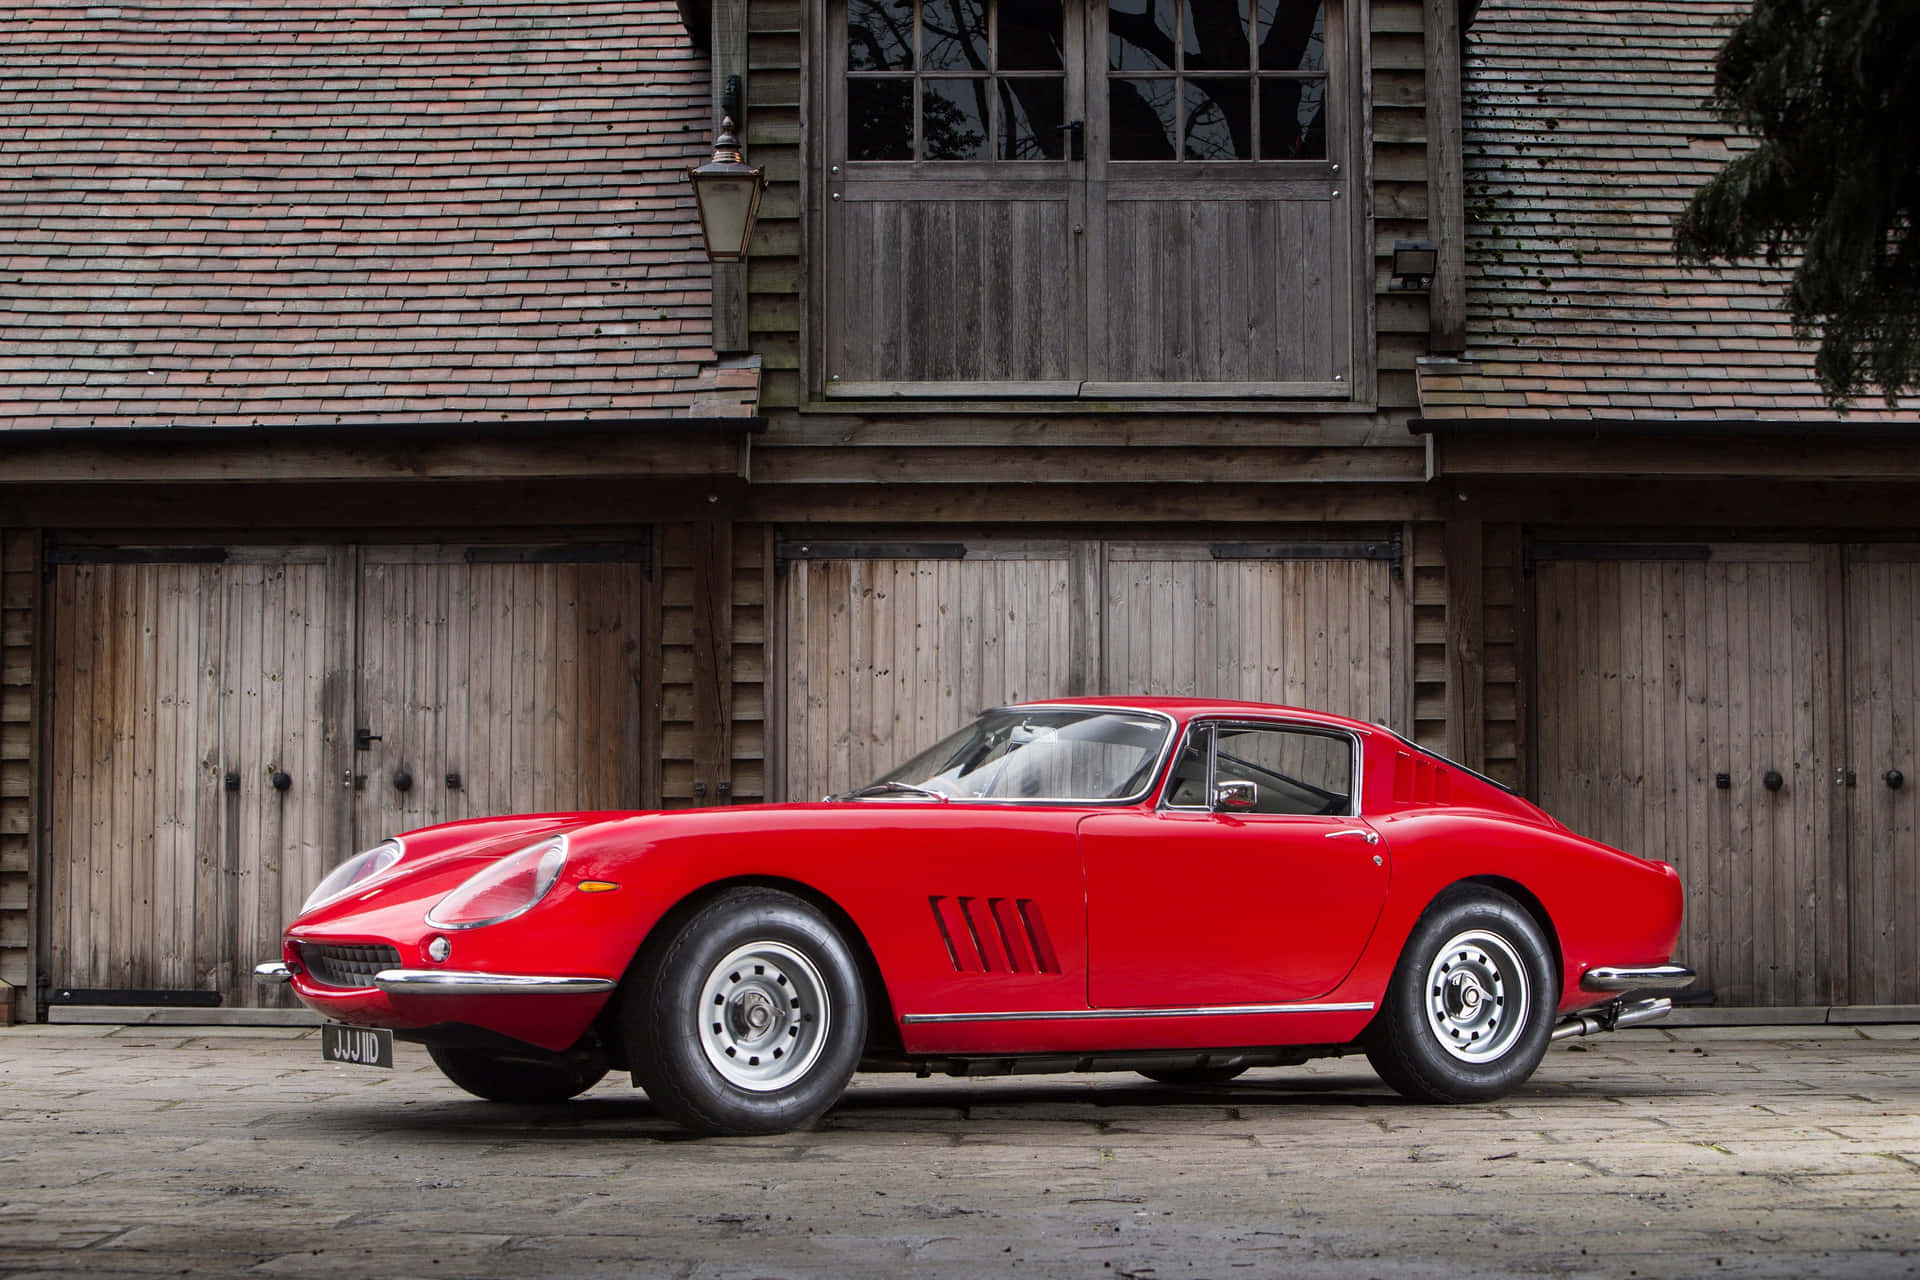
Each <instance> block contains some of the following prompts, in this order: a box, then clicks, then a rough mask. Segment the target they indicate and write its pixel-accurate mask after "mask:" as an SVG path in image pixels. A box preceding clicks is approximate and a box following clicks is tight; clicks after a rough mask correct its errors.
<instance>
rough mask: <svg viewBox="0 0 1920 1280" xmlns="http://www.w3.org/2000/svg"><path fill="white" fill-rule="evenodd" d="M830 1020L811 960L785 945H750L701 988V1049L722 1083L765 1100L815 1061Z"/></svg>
mask: <svg viewBox="0 0 1920 1280" xmlns="http://www.w3.org/2000/svg"><path fill="white" fill-rule="evenodd" d="M832 1015H833V1001H832V999H831V998H830V997H829V996H828V995H827V986H826V983H825V982H824V981H823V980H822V979H821V977H820V970H819V969H817V968H815V967H814V964H813V962H812V961H811V960H809V959H807V957H806V956H804V955H802V954H800V952H798V951H796V950H795V949H794V948H792V947H790V946H788V945H787V944H786V943H784V942H749V943H748V944H747V945H745V946H743V947H738V948H736V949H734V950H733V951H732V952H730V953H728V955H727V956H726V957H725V958H724V959H722V960H721V961H720V963H718V964H716V965H714V966H713V968H711V969H709V970H708V971H707V976H706V980H705V981H704V982H702V983H701V985H700V1008H699V1011H698V1017H699V1018H700V1047H701V1048H702V1049H704V1050H705V1051H706V1055H707V1061H708V1062H710V1063H712V1064H713V1069H714V1070H715V1071H718V1072H719V1073H720V1075H721V1076H722V1077H723V1078H724V1079H725V1080H726V1081H727V1083H729V1084H732V1085H735V1086H737V1087H739V1088H742V1089H747V1090H750V1091H752V1092H754V1093H771V1092H773V1091H775V1090H777V1089H784V1088H786V1087H787V1086H788V1085H790V1084H792V1083H793V1082H794V1081H796V1080H798V1079H800V1077H802V1076H804V1075H806V1073H807V1071H808V1070H809V1069H810V1068H811V1067H812V1066H813V1064H814V1063H815V1061H817V1060H818V1059H819V1057H820V1052H821V1050H822V1049H824V1048H825V1047H826V1043H827V1032H828V1030H829V1029H830V1028H831V1026H832V1023H833V1016H832Z"/></svg>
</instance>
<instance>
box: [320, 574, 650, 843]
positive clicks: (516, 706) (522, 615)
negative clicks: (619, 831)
mask: <svg viewBox="0 0 1920 1280" xmlns="http://www.w3.org/2000/svg"><path fill="white" fill-rule="evenodd" d="M362 565H363V568H362V572H361V577H360V588H359V589H360V612H359V628H358V646H359V660H358V665H357V690H356V704H357V707H358V712H357V722H356V724H355V725H354V726H353V727H354V730H355V732H356V734H359V731H361V730H365V734H364V735H363V736H362V737H361V741H362V742H363V743H364V746H363V748H362V749H360V750H357V751H355V752H354V755H355V764H354V774H355V778H354V787H355V789H354V796H355V800H354V825H355V828H356V829H357V831H358V832H359V838H360V841H361V843H363V844H371V843H372V842H373V841H376V840H379V839H381V838H383V837H385V836H389V835H393V834H395V833H396V832H400V831H405V830H408V829H411V828H414V827H422V826H427V825H430V824H432V823H435V822H445V821H449V820H452V819H455V818H464V817H474V816H479V815H482V814H490V813H541V812H549V811H553V810H558V809H635V808H639V807H640V804H641V795H642V779H643V775H644V771H645V768H646V764H645V762H644V761H642V760H641V758H640V741H641V717H642V715H643V714H644V712H645V708H644V707H643V705H642V699H641V688H640V677H641V672H642V669H643V663H644V662H645V661H647V654H646V650H645V646H644V645H643V643H642V628H641V612H642V596H643V592H644V591H645V588H646V552H645V549H644V548H642V547H637V546H632V547H591V548H583V547H567V546H553V547H445V546H394V547H368V548H366V549H365V551H364V552H363V553H362Z"/></svg>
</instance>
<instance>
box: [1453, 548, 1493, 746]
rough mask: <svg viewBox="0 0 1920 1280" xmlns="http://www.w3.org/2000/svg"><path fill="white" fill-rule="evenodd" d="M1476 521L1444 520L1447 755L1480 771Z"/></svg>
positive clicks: (1483, 729) (1483, 734) (1482, 699)
mask: <svg viewBox="0 0 1920 1280" xmlns="http://www.w3.org/2000/svg"><path fill="white" fill-rule="evenodd" d="M1481 537H1482V533H1481V527H1480V521H1479V519H1478V518H1477V517H1475V516H1473V515H1471V514H1469V513H1468V512H1466V511H1464V510H1463V511H1459V512H1450V513H1449V514H1448V518H1447V528H1446V535H1445V554H1446V560H1447V754H1448V755H1450V756H1452V757H1453V758H1454V759H1455V760H1458V761H1459V762H1460V763H1461V764H1464V765H1466V766H1467V767H1468V768H1469V769H1480V770H1484V769H1485V768H1486V755H1487V708H1486V679H1487V672H1486V610H1485V601H1484V599H1483V594H1484V583H1483V578H1482V567H1481V566H1482V559H1483V548H1482V541H1481Z"/></svg>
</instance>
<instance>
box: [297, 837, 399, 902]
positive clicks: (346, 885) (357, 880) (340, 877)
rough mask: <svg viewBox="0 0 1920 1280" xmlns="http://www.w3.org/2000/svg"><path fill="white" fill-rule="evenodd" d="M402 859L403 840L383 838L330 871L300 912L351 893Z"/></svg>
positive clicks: (316, 886) (309, 896)
mask: <svg viewBox="0 0 1920 1280" xmlns="http://www.w3.org/2000/svg"><path fill="white" fill-rule="evenodd" d="M398 861H400V842H399V841H398V840H382V841H381V842H380V843H379V844H377V845H375V846H373V848H371V849H369V850H367V851H366V852H365V853H356V854H354V855H353V856H352V857H351V858H348V859H347V860H346V861H345V862H343V863H341V864H340V865H339V866H337V867H335V868H334V869H333V870H332V871H331V872H329V873H328V874H327V878H326V879H325V880H322V881H321V882H320V883H319V884H317V885H315V886H314V889H313V892H312V893H310V894H308V895H307V900H306V901H305V902H303V903H301V904H300V914H301V915H305V914H307V912H309V911H311V910H313V909H314V908H315V907H318V906H322V905H324V904H325V903H329V902H332V901H333V900H334V899H335V898H340V897H345V896H346V895H347V893H349V892H350V891H352V890H353V889H356V888H358V887H359V886H360V885H362V884H364V883H366V882H367V881H369V880H371V879H373V878H374V877H375V876H377V875H379V874H380V873H381V872H383V871H385V870H386V869H387V868H388V867H390V866H392V865H393V864H394V863H396V862H398Z"/></svg>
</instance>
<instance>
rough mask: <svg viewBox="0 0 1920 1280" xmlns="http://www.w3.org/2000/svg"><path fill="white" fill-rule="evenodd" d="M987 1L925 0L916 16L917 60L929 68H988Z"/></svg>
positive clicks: (961, 69) (978, 69)
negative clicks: (922, 7)
mask: <svg viewBox="0 0 1920 1280" xmlns="http://www.w3.org/2000/svg"><path fill="white" fill-rule="evenodd" d="M988 52H989V50H988V46H987V0H927V4H926V8H925V9H924V10H923V11H922V12H921V15H920V63H921V65H922V66H923V67H925V68H927V69H928V70H929V71H985V70H987V69H988V67H989V65H990V64H989V62H988Z"/></svg>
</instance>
